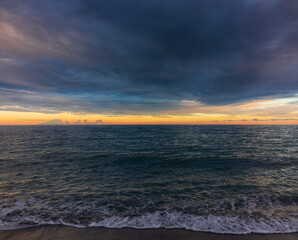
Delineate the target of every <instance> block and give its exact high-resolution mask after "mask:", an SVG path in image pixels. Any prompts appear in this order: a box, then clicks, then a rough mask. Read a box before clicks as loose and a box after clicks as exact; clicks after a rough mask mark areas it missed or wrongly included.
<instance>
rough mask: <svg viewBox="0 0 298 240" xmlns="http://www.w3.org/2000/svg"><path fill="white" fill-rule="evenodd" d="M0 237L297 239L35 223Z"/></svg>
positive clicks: (17, 239) (291, 239)
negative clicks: (82, 227)
mask: <svg viewBox="0 0 298 240" xmlns="http://www.w3.org/2000/svg"><path fill="white" fill-rule="evenodd" d="M0 239H1V240H115V239H123V240H130V239H142V240H166V239H171V240H297V239H298V233H293V234H247V235H230V234H212V233H201V232H193V231H187V230H182V229H142V230H138V229H130V228H121V229H108V228H101V227H97V228H84V229H79V228H73V227H67V226H38V227H30V228H24V229H17V230H2V231H0Z"/></svg>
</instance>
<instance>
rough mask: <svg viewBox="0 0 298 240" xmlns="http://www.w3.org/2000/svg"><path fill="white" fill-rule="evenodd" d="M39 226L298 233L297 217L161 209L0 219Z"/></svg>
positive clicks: (9, 226)
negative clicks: (91, 218)
mask: <svg viewBox="0 0 298 240" xmlns="http://www.w3.org/2000/svg"><path fill="white" fill-rule="evenodd" d="M19 220H21V219H19ZM35 225H67V226H73V227H78V228H85V227H105V228H124V227H128V228H135V229H150V228H151V229H154V228H168V229H173V228H180V229H186V230H192V231H200V232H212V233H222V234H248V233H262V234H265V233H294V232H298V221H297V219H291V218H289V219H278V218H276V219H269V218H267V219H266V218H259V219H243V218H241V217H239V216H215V215H208V216H196V215H191V214H184V213H181V212H168V211H162V212H160V211H158V212H154V213H148V214H145V215H142V216H136V217H120V216H112V217H108V218H105V219H103V220H101V221H97V222H91V223H89V224H87V225H81V224H74V223H67V222H65V221H63V220H61V219H59V220H56V221H46V220H42V219H40V218H38V217H27V218H25V219H22V220H21V221H19V223H18V224H16V223H15V224H13V223H9V224H7V223H6V224H5V223H4V222H1V221H0V229H1V230H4V229H5V230H7V229H17V228H24V227H29V226H35Z"/></svg>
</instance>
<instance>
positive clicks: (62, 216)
mask: <svg viewBox="0 0 298 240" xmlns="http://www.w3.org/2000/svg"><path fill="white" fill-rule="evenodd" d="M0 136H1V139H0V152H1V155H0V229H14V228H20V227H27V226H32V225H37V224H65V225H72V226H77V227H89V226H105V227H113V228H121V227H133V228H159V227H165V228H185V229H191V230H194V231H208V232H217V233H236V234H243V233H250V232H256V233H280V232H297V231H298V207H297V203H298V174H297V169H298V157H297V156H298V126H0Z"/></svg>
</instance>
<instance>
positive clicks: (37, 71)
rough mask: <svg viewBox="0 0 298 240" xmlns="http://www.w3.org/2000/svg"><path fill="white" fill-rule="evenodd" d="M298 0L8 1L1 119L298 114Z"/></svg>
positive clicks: (222, 120)
mask: <svg viewBox="0 0 298 240" xmlns="http://www.w3.org/2000/svg"><path fill="white" fill-rule="evenodd" d="M297 12H298V1H296V0H270V1H268V0H184V1H181V0H162V1H161V0H51V1H40V0H26V1H24V0H0V124H2V125H7V124H13V125H14V124H24V125H31V124H40V123H47V124H76V125H88V124H298V14H297Z"/></svg>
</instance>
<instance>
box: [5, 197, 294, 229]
mask: <svg viewBox="0 0 298 240" xmlns="http://www.w3.org/2000/svg"><path fill="white" fill-rule="evenodd" d="M117 204H118V205H117ZM138 204H139V205H140V203H138ZM198 205H199V203H198V202H188V203H185V205H184V206H182V207H181V208H177V207H173V206H172V207H170V205H169V203H167V204H166V207H165V206H163V207H162V208H161V209H160V210H156V209H152V208H150V207H151V206H152V203H151V202H150V204H149V203H148V202H143V203H142V208H138V207H137V206H136V205H134V207H133V208H132V206H127V205H125V204H124V203H123V202H122V203H119V202H117V203H114V204H113V203H112V202H110V203H109V204H106V203H105V204H103V202H98V201H92V202H84V201H78V202H76V201H75V200H74V199H72V201H70V199H68V200H66V199H61V201H60V202H57V201H51V202H47V201H44V200H37V199H30V200H17V201H6V202H5V201H0V230H4V229H17V228H24V227H29V226H36V225H67V226H73V227H78V228H85V227H106V228H124V227H129V228H136V229H147V228H181V229H187V230H193V231H200V232H213V233H224V234H248V233H262V234H265V233H293V232H298V212H297V211H298V209H297V197H296V196H266V195H261V196H254V197H242V198H237V199H233V198H231V199H229V198H226V199H222V200H220V201H214V202H210V203H209V205H208V206H207V205H205V206H204V207H202V206H201V207H198ZM203 205H204V204H203ZM115 209H117V210H118V212H117V211H116V210H115ZM119 209H121V211H119Z"/></svg>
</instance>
